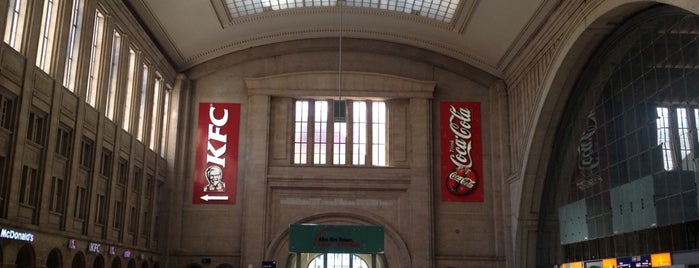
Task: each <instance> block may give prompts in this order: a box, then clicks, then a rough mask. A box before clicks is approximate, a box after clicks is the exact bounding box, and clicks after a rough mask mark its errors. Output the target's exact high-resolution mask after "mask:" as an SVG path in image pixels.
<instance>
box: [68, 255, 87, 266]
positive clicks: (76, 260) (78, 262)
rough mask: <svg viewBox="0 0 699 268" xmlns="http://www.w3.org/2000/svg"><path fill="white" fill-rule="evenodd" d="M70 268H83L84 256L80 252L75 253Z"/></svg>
mask: <svg viewBox="0 0 699 268" xmlns="http://www.w3.org/2000/svg"><path fill="white" fill-rule="evenodd" d="M70 267H72V268H85V255H83V253H82V252H78V253H75V256H73V262H72V263H71V266H70Z"/></svg>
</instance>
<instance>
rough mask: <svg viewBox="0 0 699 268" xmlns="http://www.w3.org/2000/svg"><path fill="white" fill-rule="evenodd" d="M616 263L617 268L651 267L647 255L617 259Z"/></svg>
mask: <svg viewBox="0 0 699 268" xmlns="http://www.w3.org/2000/svg"><path fill="white" fill-rule="evenodd" d="M616 263H617V268H646V267H648V268H650V267H652V266H651V262H650V256H649V255H640V256H632V257H623V258H617V259H616Z"/></svg>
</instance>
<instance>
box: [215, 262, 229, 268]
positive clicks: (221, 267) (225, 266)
mask: <svg viewBox="0 0 699 268" xmlns="http://www.w3.org/2000/svg"><path fill="white" fill-rule="evenodd" d="M216 268H233V265H230V264H228V263H223V264H219V265H216Z"/></svg>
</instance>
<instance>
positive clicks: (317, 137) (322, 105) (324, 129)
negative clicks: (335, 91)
mask: <svg viewBox="0 0 699 268" xmlns="http://www.w3.org/2000/svg"><path fill="white" fill-rule="evenodd" d="M314 119H315V123H314V133H313V142H314V143H313V144H314V145H313V164H325V163H326V159H327V148H326V146H327V143H328V141H327V134H328V102H327V101H316V102H315V117H314Z"/></svg>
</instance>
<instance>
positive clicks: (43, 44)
mask: <svg viewBox="0 0 699 268" xmlns="http://www.w3.org/2000/svg"><path fill="white" fill-rule="evenodd" d="M57 10H58V0H45V2H44V9H43V13H42V18H41V32H40V35H39V46H38V51H37V53H36V54H37V55H36V66H39V68H41V69H43V70H44V72H46V73H49V72H50V68H51V56H52V55H53V40H54V33H55V29H56V15H57V14H56V12H57Z"/></svg>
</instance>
